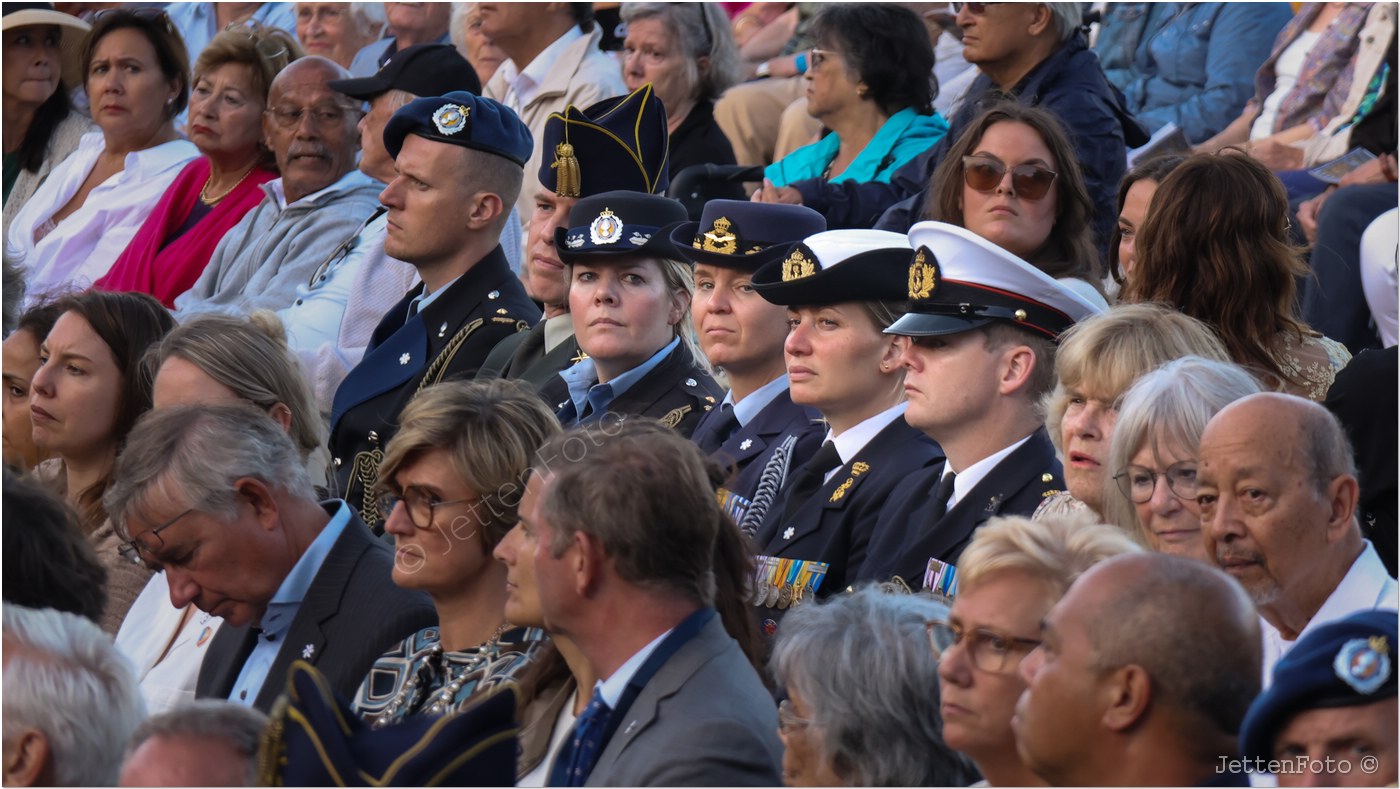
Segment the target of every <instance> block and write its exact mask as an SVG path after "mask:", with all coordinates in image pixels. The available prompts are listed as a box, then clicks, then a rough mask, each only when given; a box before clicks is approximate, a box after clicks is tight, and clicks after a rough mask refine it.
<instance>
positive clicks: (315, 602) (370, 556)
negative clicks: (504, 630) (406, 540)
mask: <svg viewBox="0 0 1400 789" xmlns="http://www.w3.org/2000/svg"><path fill="white" fill-rule="evenodd" d="M332 504H339V505H340V506H348V505H346V504H344V503H343V502H339V501H334V502H323V506H327V505H332ZM393 569H394V551H393V549H392V548H390V547H389V546H388V545H386V544H384V543H383V542H380V541H379V540H376V539H375V538H374V535H373V534H371V533H370V530H369V527H367V526H365V524H364V521H362V520H360V519H359V518H358V517H355V516H354V515H353V514H352V515H351V517H350V522H349V523H347V524H345V531H344V532H343V533H341V535H340V539H339V540H336V543H335V545H334V546H332V548H331V550H330V553H329V554H327V555H326V560H325V561H324V562H323V563H322V564H321V569H320V571H319V572H317V573H316V577H315V578H314V579H312V581H311V586H310V588H308V589H307V590H306V597H305V598H304V599H303V600H302V601H301V608H300V609H298V610H297V615H296V618H295V619H293V620H292V624H291V626H290V627H289V628H288V629H287V635H286V638H285V639H283V641H282V647H281V648H280V649H279V650H278V651H277V658H276V660H274V661H273V663H272V668H271V669H270V670H269V671H268V673H267V681H265V682H264V683H263V686H262V690H260V691H258V698H257V700H256V702H255V704H254V706H255V707H257V708H258V709H260V710H262V711H263V712H267V711H269V710H270V709H271V708H272V703H273V702H274V701H276V700H277V697H278V696H280V695H282V693H283V692H285V691H286V689H287V688H286V685H287V669H288V668H289V667H290V666H291V665H292V661H293V660H297V659H305V660H306V661H307V662H308V663H310V664H311V665H313V666H315V667H316V668H317V669H320V671H321V673H322V674H325V675H326V678H327V679H328V680H330V682H331V685H332V687H334V688H335V689H336V691H337V692H339V693H340V694H341V695H342V696H344V697H345V698H347V699H351V698H354V696H355V691H356V690H357V689H359V687H360V682H361V681H362V680H363V679H364V678H365V675H366V674H368V673H369V669H370V666H372V665H373V664H374V661H375V659H376V658H378V657H379V656H380V655H383V654H384V653H385V652H386V651H388V649H389V648H390V647H391V646H393V645H394V644H396V643H398V642H399V641H402V640H403V639H405V638H407V637H408V636H409V635H411V634H413V633H416V632H418V631H419V630H421V629H423V628H425V627H431V626H433V625H435V624H437V610H436V609H434V608H433V603H432V601H431V600H430V599H429V598H428V596H427V595H425V594H423V593H422V592H413V591H409V590H407V589H400V588H399V587H398V586H396V585H395V584H394V581H393V578H392V577H391V576H390V573H392V572H393ZM257 638H258V634H257V632H256V631H254V630H253V629H252V628H251V627H248V626H244V627H230V626H229V625H224V626H223V627H222V628H220V629H219V634H218V635H216V636H214V643H212V644H210V645H209V654H207V655H205V657H204V664H203V665H201V666H200V668H199V679H198V681H197V682H196V683H195V697H196V698H216V699H223V698H228V694H229V693H231V692H232V691H233V686H234V683H236V682H237V681H238V675H239V673H240V672H241V671H242V670H243V663H244V661H246V660H247V659H248V655H249V654H250V653H251V652H252V651H253V647H254V646H256V644H257ZM307 647H310V649H309V650H308V649H307ZM308 653H309V657H307V654H308Z"/></svg>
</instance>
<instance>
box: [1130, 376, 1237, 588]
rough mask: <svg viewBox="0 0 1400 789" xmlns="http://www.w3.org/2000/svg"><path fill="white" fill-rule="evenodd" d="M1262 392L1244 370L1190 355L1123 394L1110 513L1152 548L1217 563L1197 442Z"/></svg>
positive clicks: (1139, 382)
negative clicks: (1225, 412)
mask: <svg viewBox="0 0 1400 789" xmlns="http://www.w3.org/2000/svg"><path fill="white" fill-rule="evenodd" d="M1259 391H1260V389H1259V383H1258V382H1257V381H1255V380H1254V379H1253V378H1251V377H1250V375H1249V373H1247V372H1245V371H1244V368H1242V367H1240V366H1239V365H1236V364H1234V363H1232V362H1228V361H1218V360H1212V359H1202V358H1201V357H1199V356H1187V357H1185V358H1181V359H1177V360H1176V361H1173V362H1169V363H1168V364H1165V365H1163V366H1161V367H1159V368H1157V369H1156V370H1153V371H1152V372H1150V373H1148V374H1146V375H1144V376H1143V377H1141V378H1139V379H1138V381H1137V383H1135V384H1133V385H1132V387H1131V388H1130V389H1128V391H1127V392H1126V393H1124V395H1123V405H1122V408H1120V409H1119V413H1118V426H1117V429H1116V430H1115V431H1114V434H1113V441H1112V443H1111V446H1110V448H1109V453H1108V467H1109V468H1110V469H1114V474H1113V478H1112V480H1111V482H1110V484H1109V486H1108V487H1107V488H1106V489H1105V490H1104V493H1103V497H1104V510H1103V511H1104V515H1105V516H1106V517H1107V518H1108V519H1109V521H1110V522H1111V523H1116V524H1118V525H1119V526H1121V527H1123V528H1124V529H1126V530H1127V531H1128V533H1129V534H1131V535H1134V536H1136V537H1137V538H1138V539H1140V540H1142V541H1143V542H1144V543H1146V545H1147V547H1148V548H1151V549H1152V550H1154V551H1160V552H1162V553H1173V554H1176V555H1178V556H1184V557H1186V558H1188V559H1196V560H1198V561H1202V562H1205V563H1207V564H1210V565H1211V566H1215V565H1214V557H1211V556H1208V555H1207V554H1206V546H1205V540H1204V539H1203V538H1202V536H1201V517H1200V515H1199V514H1198V513H1197V511H1196V507H1195V502H1196V447H1197V445H1199V444H1200V443H1201V434H1202V433H1204V432H1205V429H1206V423H1207V422H1209V421H1210V419H1211V417H1213V416H1215V414H1216V413H1217V412H1218V411H1220V409H1222V408H1224V407H1225V406H1227V405H1229V404H1230V403H1233V402H1234V401H1236V400H1238V399H1240V398H1241V397H1246V396H1248V395H1252V394H1256V393H1258V392H1259Z"/></svg>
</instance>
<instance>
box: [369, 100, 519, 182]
mask: <svg viewBox="0 0 1400 789" xmlns="http://www.w3.org/2000/svg"><path fill="white" fill-rule="evenodd" d="M410 134H416V135H418V136H419V137H423V138H425V139H429V140H433V141H434V142H445V143H447V144H449V145H460V146H462V147H463V148H475V149H476V150H478V151H485V152H487V153H493V154H495V155H497V156H501V157H504V158H506V159H509V160H511V161H512V162H515V163H516V164H518V165H520V167H521V168H524V167H525V162H526V160H528V159H529V158H530V152H531V151H532V150H533V148H534V144H535V142H534V138H533V137H531V136H530V129H529V128H528V127H526V126H525V123H524V122H523V121H521V120H520V117H519V116H518V115H516V114H515V111H514V110H512V109H511V108H509V107H507V106H505V105H504V104H500V103H498V102H495V101H492V100H491V99H488V98H486V97H484V96H476V95H473V94H471V93H467V92H466V91H462V90H454V91H452V92H451V93H448V94H445V95H442V96H425V97H423V98H421V99H414V100H413V101H410V102H409V103H407V104H405V105H404V106H402V107H400V108H399V111H398V112H395V113H394V117H392V118H390V119H389V123H388V124H387V125H386V126H385V127H384V147H385V149H386V150H388V151H389V155H390V156H392V157H394V158H395V159H397V158H399V151H401V150H403V141H404V138H405V137H407V136H408V135H410Z"/></svg>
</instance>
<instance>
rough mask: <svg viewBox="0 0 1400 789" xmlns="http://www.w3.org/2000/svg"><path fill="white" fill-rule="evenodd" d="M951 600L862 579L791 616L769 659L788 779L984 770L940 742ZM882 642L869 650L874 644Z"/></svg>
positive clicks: (942, 782)
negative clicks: (938, 647) (942, 644)
mask: <svg viewBox="0 0 1400 789" xmlns="http://www.w3.org/2000/svg"><path fill="white" fill-rule="evenodd" d="M947 615H948V609H947V607H946V606H944V605H943V604H942V603H939V602H937V601H935V600H934V599H933V598H931V597H926V596H921V595H902V594H887V593H884V592H882V591H880V590H879V589H878V588H876V587H865V588H863V589H861V590H860V591H858V592H856V593H855V594H851V595H844V596H841V597H835V598H831V599H830V600H829V601H828V602H826V603H821V604H815V605H805V606H801V607H798V608H795V609H793V610H792V611H791V612H789V613H788V615H787V616H786V617H785V618H784V620H783V624H782V627H781V628H780V629H779V631H778V638H777V643H776V644H775V645H774V647H773V656H772V659H771V660H770V661H769V668H770V669H771V670H772V672H773V676H774V680H775V681H776V682H777V683H778V685H779V686H780V687H781V688H782V689H783V690H784V691H786V695H787V699H786V700H785V701H783V702H782V703H781V704H780V705H779V706H778V736H779V737H781V738H782V740H783V746H784V752H783V781H784V783H786V784H787V785H788V786H966V785H967V784H968V783H970V782H972V781H973V780H975V779H976V776H977V773H976V771H975V770H974V769H973V767H972V765H971V763H969V762H968V761H967V760H966V759H965V758H964V757H963V756H961V755H960V754H958V753H956V752H955V751H953V749H951V748H949V747H948V745H947V743H945V742H944V741H943V721H942V717H941V716H940V714H939V711H938V698H937V696H938V693H937V688H938V658H937V657H936V656H935V655H934V652H933V649H932V648H931V646H930V643H929V638H928V635H927V626H928V625H929V623H931V622H938V621H942V620H944V619H945V618H946V617H947ZM876 644H878V645H879V648H878V649H871V646H872V645H876Z"/></svg>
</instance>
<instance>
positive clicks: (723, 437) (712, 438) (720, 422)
mask: <svg viewBox="0 0 1400 789" xmlns="http://www.w3.org/2000/svg"><path fill="white" fill-rule="evenodd" d="M706 427H707V430H706V432H705V434H704V435H701V436H699V437H697V438H696V439H695V443H696V444H697V445H699V447H700V451H701V452H704V453H705V454H707V455H708V454H710V453H712V452H714V451H715V450H717V449H719V448H720V447H721V446H722V445H723V444H724V442H726V441H728V440H729V437H730V436H732V435H734V431H735V430H737V429H739V417H738V415H737V414H735V413H734V406H732V405H729V404H728V403H726V404H724V405H722V406H720V412H719V414H717V415H716V416H715V418H714V419H711V420H710V424H708V425H706Z"/></svg>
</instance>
